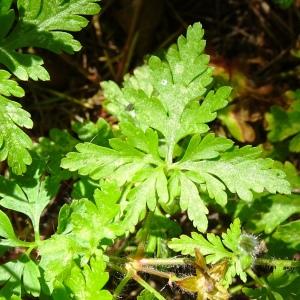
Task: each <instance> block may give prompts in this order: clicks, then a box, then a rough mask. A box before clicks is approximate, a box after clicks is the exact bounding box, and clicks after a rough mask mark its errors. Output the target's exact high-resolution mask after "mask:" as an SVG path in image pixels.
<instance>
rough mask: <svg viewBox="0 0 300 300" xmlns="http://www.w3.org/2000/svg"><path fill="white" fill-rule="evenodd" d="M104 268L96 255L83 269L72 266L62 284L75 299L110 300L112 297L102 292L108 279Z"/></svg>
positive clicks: (100, 256)
mask: <svg viewBox="0 0 300 300" xmlns="http://www.w3.org/2000/svg"><path fill="white" fill-rule="evenodd" d="M105 268H106V264H105V262H104V259H103V256H102V255H100V254H98V255H97V256H95V257H92V258H91V260H90V262H89V264H88V265H85V266H84V267H83V269H81V268H79V267H78V266H77V265H74V267H73V268H72V270H71V272H70V276H69V277H68V278H66V280H65V282H64V283H65V285H66V287H67V288H68V289H70V290H71V291H72V293H73V295H74V296H75V299H85V300H112V299H113V298H112V295H111V294H110V293H109V292H108V291H107V290H102V288H103V286H104V285H105V284H106V282H107V281H108V279H109V274H108V273H107V272H105Z"/></svg>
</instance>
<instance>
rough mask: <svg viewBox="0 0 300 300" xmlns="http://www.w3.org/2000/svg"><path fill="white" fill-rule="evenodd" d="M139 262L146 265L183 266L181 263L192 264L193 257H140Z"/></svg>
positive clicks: (193, 261)
mask: <svg viewBox="0 0 300 300" xmlns="http://www.w3.org/2000/svg"><path fill="white" fill-rule="evenodd" d="M139 263H140V264H142V265H148V266H159V265H163V266H173V265H174V266H175V265H177V266H183V265H192V264H194V263H195V260H194V259H190V258H184V257H183V258H142V259H140V260H139Z"/></svg>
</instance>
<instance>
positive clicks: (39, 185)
mask: <svg viewBox="0 0 300 300" xmlns="http://www.w3.org/2000/svg"><path fill="white" fill-rule="evenodd" d="M40 163H41V164H42V162H41V161H35V163H34V164H33V165H32V166H31V167H30V169H29V170H28V172H27V173H26V176H23V177H19V176H15V177H13V178H12V179H6V178H4V177H0V191H1V192H0V199H1V200H0V205H1V206H3V207H5V208H7V209H12V210H14V211H18V212H21V213H23V214H25V215H27V216H28V217H29V218H30V219H31V221H32V225H33V229H34V232H35V234H36V237H38V236H39V223H40V217H41V214H42V212H43V210H44V209H45V207H46V206H47V205H48V203H49V202H50V200H51V199H52V198H53V197H54V195H55V194H56V193H57V190H58V188H59V186H58V183H57V181H55V180H54V181H53V179H52V178H51V177H42V175H43V168H42V165H39V164H40Z"/></svg>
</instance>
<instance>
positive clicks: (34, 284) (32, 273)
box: [23, 257, 41, 297]
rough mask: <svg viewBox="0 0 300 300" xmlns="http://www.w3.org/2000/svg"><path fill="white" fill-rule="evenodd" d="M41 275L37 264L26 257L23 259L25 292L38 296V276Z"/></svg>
mask: <svg viewBox="0 0 300 300" xmlns="http://www.w3.org/2000/svg"><path fill="white" fill-rule="evenodd" d="M40 277H41V274H40V270H39V267H38V265H37V264H36V263H35V262H33V261H32V260H30V259H29V258H28V257H26V259H24V270H23V285H24V288H25V291H26V292H27V294H31V295H32V296H34V297H38V296H39V295H40V292H41V285H40V282H39V278H40Z"/></svg>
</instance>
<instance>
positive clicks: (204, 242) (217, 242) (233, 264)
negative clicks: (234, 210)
mask: <svg viewBox="0 0 300 300" xmlns="http://www.w3.org/2000/svg"><path fill="white" fill-rule="evenodd" d="M249 239H250V240H251V241H252V240H253V239H252V237H251V236H245V235H242V233H241V224H240V221H239V219H235V220H234V222H233V223H232V224H231V225H230V228H229V229H228V230H227V232H226V233H223V234H222V239H221V238H220V237H218V236H217V235H215V234H213V233H208V234H207V235H206V238H205V237H204V236H203V235H201V234H199V233H197V232H192V233H191V237H189V236H187V235H181V236H180V238H173V239H172V240H171V241H170V242H169V244H168V245H169V247H170V248H171V249H173V250H174V251H176V252H181V253H182V254H183V255H191V256H195V249H199V250H200V252H201V254H203V255H204V256H205V259H206V261H207V263H213V264H215V263H217V262H218V261H220V260H222V259H226V260H228V263H229V268H228V270H227V272H226V275H225V282H224V283H225V284H226V285H229V284H230V283H231V282H232V278H233V277H234V276H236V275H238V276H239V277H240V278H241V279H242V280H243V281H244V282H246V280H247V278H246V273H245V272H244V270H246V269H247V268H248V267H250V266H251V263H252V261H253V258H252V254H253V253H254V252H255V251H256V247H257V244H256V240H254V241H253V243H252V244H251V243H250V245H251V246H250V247H248V248H247V247H246V246H245V245H247V246H248V245H249V241H248V240H249Z"/></svg>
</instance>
